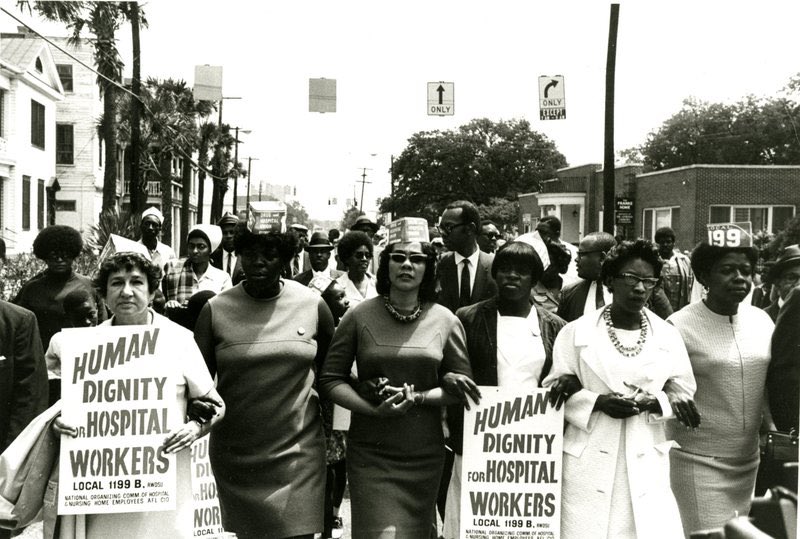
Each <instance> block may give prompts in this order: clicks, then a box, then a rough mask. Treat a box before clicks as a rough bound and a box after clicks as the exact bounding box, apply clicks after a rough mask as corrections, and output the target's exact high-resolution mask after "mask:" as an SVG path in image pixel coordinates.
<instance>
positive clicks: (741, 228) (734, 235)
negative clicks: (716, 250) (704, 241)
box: [706, 222, 753, 247]
mask: <svg viewBox="0 0 800 539" xmlns="http://www.w3.org/2000/svg"><path fill="white" fill-rule="evenodd" d="M706 228H707V229H708V244H709V245H715V246H717V247H752V246H753V234H752V225H751V223H750V222H745V223H713V224H709V225H706Z"/></svg>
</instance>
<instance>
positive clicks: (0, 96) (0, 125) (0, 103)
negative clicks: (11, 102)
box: [0, 90, 6, 137]
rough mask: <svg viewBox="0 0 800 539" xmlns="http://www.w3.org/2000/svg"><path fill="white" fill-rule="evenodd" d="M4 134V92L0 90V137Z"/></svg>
mask: <svg viewBox="0 0 800 539" xmlns="http://www.w3.org/2000/svg"><path fill="white" fill-rule="evenodd" d="M5 136H6V92H5V90H0V137H5Z"/></svg>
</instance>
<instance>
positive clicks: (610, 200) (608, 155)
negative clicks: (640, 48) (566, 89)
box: [603, 4, 619, 234]
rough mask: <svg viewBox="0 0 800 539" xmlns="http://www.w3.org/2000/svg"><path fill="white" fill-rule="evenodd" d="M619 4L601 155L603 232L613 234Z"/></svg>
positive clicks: (612, 26)
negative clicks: (615, 90)
mask: <svg viewBox="0 0 800 539" xmlns="http://www.w3.org/2000/svg"><path fill="white" fill-rule="evenodd" d="M618 26H619V4H611V20H610V21H609V28H608V56H607V57H606V131H605V145H604V152H603V154H604V156H603V232H608V233H609V234H614V210H615V204H614V78H615V72H616V65H617V27H618Z"/></svg>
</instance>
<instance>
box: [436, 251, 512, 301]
mask: <svg viewBox="0 0 800 539" xmlns="http://www.w3.org/2000/svg"><path fill="white" fill-rule="evenodd" d="M492 261H494V255H491V254H488V253H484V252H483V251H481V252H480V255H479V257H478V267H477V268H475V271H476V273H475V283H474V284H473V285H472V295H471V296H470V302H469V304H470V305H472V304H474V303H478V302H479V301H483V300H485V299H489V298H492V297H494V296H495V295H496V294H497V284H496V283H495V282H494V279H492ZM437 272H438V274H439V285H438V290H439V296H438V299H437V300H436V301H437V303H439V305H443V306H444V307H447V308H448V309H450V310H451V311H452V312H456V309H458V270H457V269H456V261H455V254H454V253H446V254H445V255H444V256H442V259H441V260H440V261H439V265H438V268H437Z"/></svg>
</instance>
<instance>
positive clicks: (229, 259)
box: [228, 253, 233, 277]
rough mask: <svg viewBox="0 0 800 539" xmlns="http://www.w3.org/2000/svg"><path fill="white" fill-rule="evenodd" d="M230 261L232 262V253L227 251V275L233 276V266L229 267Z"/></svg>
mask: <svg viewBox="0 0 800 539" xmlns="http://www.w3.org/2000/svg"><path fill="white" fill-rule="evenodd" d="M231 262H233V255H232V254H231V253H228V275H230V276H231V277H233V268H232V267H231Z"/></svg>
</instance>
